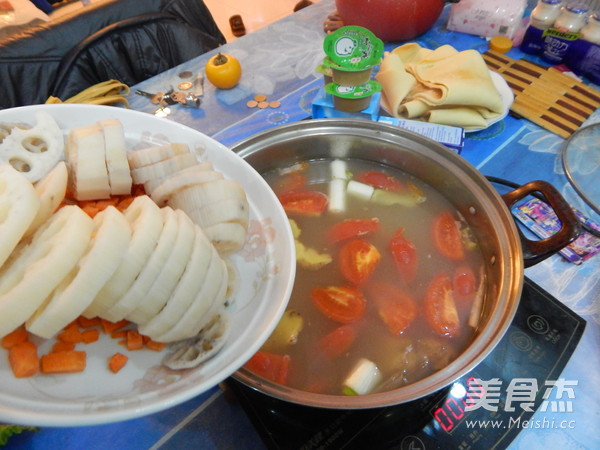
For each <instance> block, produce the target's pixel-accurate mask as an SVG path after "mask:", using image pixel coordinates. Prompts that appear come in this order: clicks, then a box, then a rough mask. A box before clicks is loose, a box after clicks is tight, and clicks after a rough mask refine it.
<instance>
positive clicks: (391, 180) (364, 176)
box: [356, 170, 404, 192]
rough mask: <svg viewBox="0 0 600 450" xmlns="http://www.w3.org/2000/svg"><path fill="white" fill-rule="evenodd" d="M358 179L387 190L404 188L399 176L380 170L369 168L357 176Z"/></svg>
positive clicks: (398, 190) (394, 190)
mask: <svg viewBox="0 0 600 450" xmlns="http://www.w3.org/2000/svg"><path fill="white" fill-rule="evenodd" d="M356 181H360V182H361V183H364V184H368V185H369V186H373V187H376V188H379V189H385V190H386V191H392V192H400V191H402V190H404V185H403V184H402V183H401V182H400V180H398V179H397V178H395V177H393V176H391V175H388V174H387V173H384V172H380V171H378V170H367V171H365V172H361V173H359V174H358V175H357V176H356Z"/></svg>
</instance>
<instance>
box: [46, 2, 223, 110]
mask: <svg viewBox="0 0 600 450" xmlns="http://www.w3.org/2000/svg"><path fill="white" fill-rule="evenodd" d="M222 43H223V41H222V40H221V39H219V38H218V37H214V36H211V35H209V34H207V33H206V32H204V31H202V30H199V29H197V28H194V27H191V26H190V25H188V24H186V23H184V22H182V21H181V20H180V19H178V18H176V17H173V16H172V15H170V14H165V13H153V14H145V15H142V16H137V17H132V18H130V19H126V20H122V21H120V22H117V23H114V24H112V25H110V26H108V27H106V28H103V29H102V30H100V31H98V32H96V33H94V34H93V35H91V36H89V37H88V38H86V39H84V40H83V41H82V42H80V43H79V44H78V45H76V46H75V47H74V48H73V49H72V50H71V51H70V52H69V53H67V54H66V55H65V57H64V58H63V60H62V62H61V64H60V66H59V68H58V72H57V75H56V79H55V82H54V87H53V89H52V95H54V96H55V97H58V98H60V99H61V100H66V99H67V98H69V97H71V96H73V95H75V94H77V93H78V92H80V91H82V90H83V89H85V88H87V87H89V86H92V85H94V84H96V83H99V82H102V81H106V80H110V79H115V80H119V81H120V82H122V83H125V84H127V85H129V86H131V85H134V84H137V83H139V82H140V81H143V80H146V79H147V78H150V77H152V76H154V75H156V74H158V73H160V72H164V71H165V70H167V69H170V68H172V67H174V66H176V65H178V64H181V63H183V62H185V61H188V60H190V59H192V58H194V57H196V56H198V55H201V54H202V53H205V52H207V51H209V50H212V49H214V48H216V47H218V46H219V45H221V44H222Z"/></svg>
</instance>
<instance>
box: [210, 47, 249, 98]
mask: <svg viewBox="0 0 600 450" xmlns="http://www.w3.org/2000/svg"><path fill="white" fill-rule="evenodd" d="M241 77H242V66H241V65H240V62H239V61H238V60H237V59H236V58H234V57H233V56H231V55H226V54H224V53H219V54H218V55H215V56H213V57H212V58H210V59H209V60H208V62H207V63H206V78H208V81H210V82H211V83H212V84H214V85H215V87H218V88H219V89H231V88H233V87H235V86H237V84H238V83H239V81H240V78H241Z"/></svg>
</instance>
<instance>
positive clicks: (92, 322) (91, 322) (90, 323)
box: [77, 316, 100, 328]
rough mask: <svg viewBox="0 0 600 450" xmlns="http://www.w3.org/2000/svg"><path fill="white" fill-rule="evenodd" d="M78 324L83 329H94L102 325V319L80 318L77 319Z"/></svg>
mask: <svg viewBox="0 0 600 450" xmlns="http://www.w3.org/2000/svg"><path fill="white" fill-rule="evenodd" d="M77 324H78V325H79V326H80V327H81V328H92V327H95V326H97V325H100V317H92V318H91V319H88V318H87V317H85V316H79V317H78V318H77Z"/></svg>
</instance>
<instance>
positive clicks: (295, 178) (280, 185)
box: [273, 172, 306, 194]
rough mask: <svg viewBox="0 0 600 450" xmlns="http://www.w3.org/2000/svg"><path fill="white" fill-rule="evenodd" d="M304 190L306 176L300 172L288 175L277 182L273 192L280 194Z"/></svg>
mask: <svg viewBox="0 0 600 450" xmlns="http://www.w3.org/2000/svg"><path fill="white" fill-rule="evenodd" d="M305 189H306V174H304V173H302V172H292V173H288V174H286V175H284V176H282V177H281V178H279V179H278V180H277V182H276V183H275V186H273V190H274V191H275V192H276V193H278V194H282V193H285V192H291V191H301V190H305Z"/></svg>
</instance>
